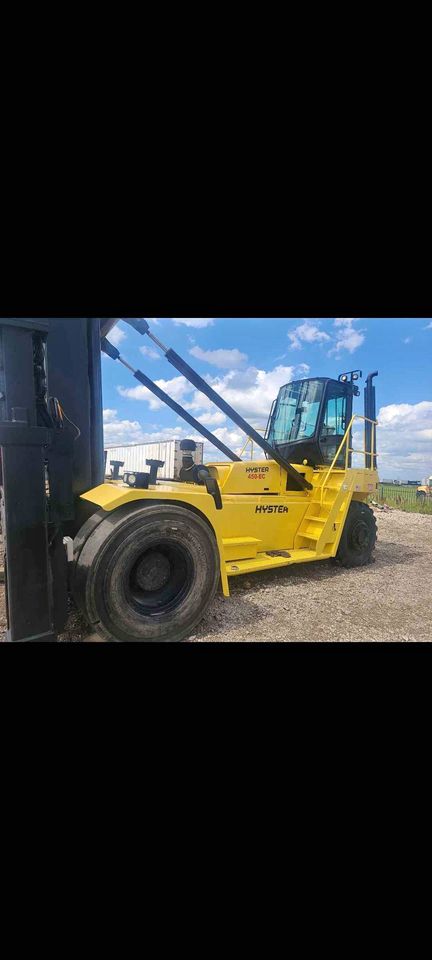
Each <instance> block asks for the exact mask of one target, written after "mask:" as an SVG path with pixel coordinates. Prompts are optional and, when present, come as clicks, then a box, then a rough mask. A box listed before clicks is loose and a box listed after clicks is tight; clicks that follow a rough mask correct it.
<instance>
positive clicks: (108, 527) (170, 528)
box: [73, 503, 220, 642]
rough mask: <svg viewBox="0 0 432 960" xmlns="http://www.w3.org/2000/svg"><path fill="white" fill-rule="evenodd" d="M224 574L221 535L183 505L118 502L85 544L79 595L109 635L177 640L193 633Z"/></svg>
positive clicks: (78, 569) (80, 553)
mask: <svg viewBox="0 0 432 960" xmlns="http://www.w3.org/2000/svg"><path fill="white" fill-rule="evenodd" d="M219 577H220V560H219V551H218V547H217V543H216V538H215V536H214V533H213V531H212V530H211V528H210V527H209V525H208V524H207V523H206V521H205V520H204V519H203V518H202V517H200V516H199V515H198V514H196V513H194V512H193V511H190V510H188V509H187V508H185V507H182V506H180V505H170V504H166V503H151V504H148V505H147V504H146V505H144V506H140V507H139V508H138V509H137V508H136V506H135V507H132V508H130V509H128V508H127V507H126V508H125V507H123V508H120V509H119V510H116V511H113V512H112V513H110V514H105V517H104V519H102V521H101V522H100V523H99V524H98V526H96V528H95V529H94V530H93V531H92V532H90V535H89V536H88V538H87V539H86V541H85V543H84V545H82V542H80V543H79V550H77V560H76V564H75V571H74V577H73V594H74V598H75V601H76V603H77V605H78V606H79V608H80V609H81V610H82V612H83V613H84V615H85V617H86V618H87V620H88V621H89V622H90V623H91V624H92V625H93V626H94V628H95V630H97V632H98V633H99V634H100V635H101V636H102V637H103V638H104V639H106V640H117V641H122V642H129V641H135V642H140V641H141V642H154V641H159V642H160V641H167V642H175V641H179V640H182V639H184V638H185V637H187V636H190V634H191V633H192V632H193V630H194V628H195V627H196V626H197V624H198V623H199V622H200V620H201V619H202V617H203V616H204V614H205V611H206V610H207V607H208V606H209V604H210V603H211V601H212V599H213V597H214V595H215V592H216V589H217V586H218V583H219Z"/></svg>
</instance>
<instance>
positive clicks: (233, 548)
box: [82, 460, 378, 596]
mask: <svg viewBox="0 0 432 960" xmlns="http://www.w3.org/2000/svg"><path fill="white" fill-rule="evenodd" d="M208 466H209V469H210V472H211V474H212V475H213V476H214V477H215V478H216V479H217V480H218V483H219V487H220V490H221V494H222V502H223V509H222V510H217V509H216V505H215V502H214V499H213V497H212V496H210V495H209V494H208V493H207V490H206V487H205V486H198V485H196V484H189V483H170V482H168V481H167V482H162V481H161V482H159V483H158V484H157V486H153V487H149V489H148V490H141V489H132V488H130V487H128V486H126V485H125V484H123V483H121V482H119V483H105V484H102V485H101V486H99V487H96V488H95V489H94V490H90V491H89V492H88V493H86V494H84V496H83V498H82V499H84V500H88V501H90V502H91V503H94V504H96V505H97V506H98V507H100V508H101V509H103V510H106V511H111V510H117V509H118V508H119V507H120V506H123V504H125V503H133V502H135V501H138V500H142V501H164V502H165V503H166V502H173V503H180V504H183V505H184V506H185V507H186V508H187V507H189V508H192V509H195V510H198V511H199V512H200V513H201V514H203V516H204V517H205V518H206V519H207V521H208V522H209V523H210V525H211V526H212V528H213V530H214V533H215V536H216V541H217V544H218V549H219V555H220V567H221V580H222V588H223V592H224V594H225V595H226V596H229V588H228V577H230V576H238V575H239V574H241V573H252V572H254V571H257V570H266V569H271V568H273V567H281V566H287V565H288V564H292V563H305V562H310V561H312V560H325V559H327V558H328V557H332V556H335V554H336V552H337V549H338V546H339V540H340V537H341V535H342V531H343V526H344V522H345V519H346V516H347V513H348V509H349V505H350V503H351V500H352V499H356V500H366V499H367V498H368V497H369V496H370V495H371V494H374V493H375V492H376V489H377V485H378V475H377V472H376V470H372V469H366V468H365V469H347V470H340V469H330V470H328V469H326V468H323V467H320V468H318V469H316V470H313V469H312V468H311V467H304V466H301V465H299V466H297V467H296V469H297V470H298V471H299V472H301V473H302V474H303V475H305V477H306V479H307V480H308V481H309V482H310V483H311V484H312V489H311V490H304V491H297V490H296V491H290V490H286V485H287V474H286V472H285V471H284V470H283V469H281V468H280V467H279V466H278V464H276V463H275V462H274V461H270V460H262V461H255V462H254V463H245V462H235V463H222V464H209V465H208ZM275 553H276V555H274V554H275Z"/></svg>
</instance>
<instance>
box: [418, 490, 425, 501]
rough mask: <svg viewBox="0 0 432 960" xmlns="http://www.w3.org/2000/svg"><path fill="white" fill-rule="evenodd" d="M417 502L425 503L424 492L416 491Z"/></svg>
mask: <svg viewBox="0 0 432 960" xmlns="http://www.w3.org/2000/svg"><path fill="white" fill-rule="evenodd" d="M417 500H420V502H421V503H425V502H426V494H425V492H424V490H417Z"/></svg>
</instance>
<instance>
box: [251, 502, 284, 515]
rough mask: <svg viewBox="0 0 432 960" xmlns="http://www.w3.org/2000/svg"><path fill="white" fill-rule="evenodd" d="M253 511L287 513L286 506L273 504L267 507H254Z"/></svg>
mask: <svg viewBox="0 0 432 960" xmlns="http://www.w3.org/2000/svg"><path fill="white" fill-rule="evenodd" d="M255 513H288V507H279V506H276V505H273V504H272V505H271V506H268V507H255Z"/></svg>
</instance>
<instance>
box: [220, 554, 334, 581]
mask: <svg viewBox="0 0 432 960" xmlns="http://www.w3.org/2000/svg"><path fill="white" fill-rule="evenodd" d="M287 554H288V556H286V557H269V555H268V554H267V553H258V554H257V556H256V557H255V559H253V560H238V561H236V562H235V563H227V564H225V566H226V572H227V575H228V576H229V577H239V576H240V575H241V574H243V573H259V572H260V570H272V569H276V568H277V567H288V566H291V565H292V564H294V563H307V562H308V561H310V560H319V559H321V558H320V557H317V555H316V552H315V550H308V549H303V548H300V549H296V550H287ZM323 559H324V558H323Z"/></svg>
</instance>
